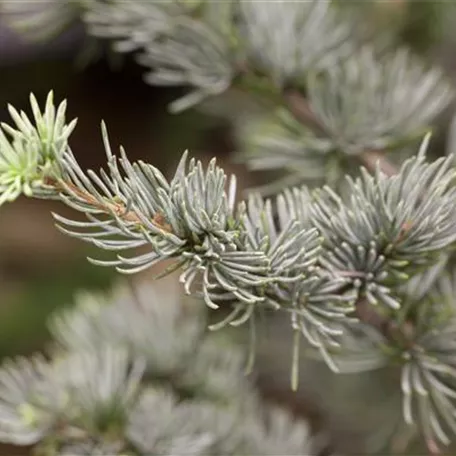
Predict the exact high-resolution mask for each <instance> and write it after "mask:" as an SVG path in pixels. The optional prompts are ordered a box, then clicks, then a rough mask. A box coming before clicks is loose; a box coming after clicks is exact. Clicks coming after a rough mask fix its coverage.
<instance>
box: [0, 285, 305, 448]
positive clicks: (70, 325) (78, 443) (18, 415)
mask: <svg viewBox="0 0 456 456" xmlns="http://www.w3.org/2000/svg"><path fill="white" fill-rule="evenodd" d="M194 304H195V303H194V302H189V301H188V300H187V301H182V300H181V299H178V298H177V296H176V294H175V293H174V294H173V293H171V292H170V291H167V292H163V291H162V292H161V293H158V291H157V290H154V288H152V287H151V286H150V285H143V286H140V287H138V288H137V289H136V290H135V294H134V295H132V294H131V290H130V291H129V290H128V288H126V287H122V288H121V289H117V290H116V291H115V293H113V294H112V296H102V295H93V294H88V293H82V294H80V295H79V296H78V297H77V299H76V305H75V307H72V308H69V309H66V310H63V311H59V312H58V313H57V314H56V315H54V316H53V317H52V319H51V322H50V328H51V331H52V333H53V336H54V344H53V346H52V350H51V351H50V353H49V354H50V357H45V356H43V355H36V356H34V357H32V358H30V359H27V358H22V357H21V358H18V359H12V360H8V361H6V362H5V363H4V364H3V366H2V367H1V368H0V439H1V440H2V441H3V442H11V443H14V444H16V445H34V451H35V452H36V454H38V455H40V454H44V455H46V456H51V455H55V456H57V455H59V456H63V455H65V456H69V455H71V456H75V455H81V456H82V455H84V456H85V455H88V454H90V455H106V456H108V455H109V456H113V455H131V456H133V455H150V454H192V455H203V454H221V455H222V454H223V455H226V454H237V455H240V454H245V455H249V454H250V455H257V454H276V453H277V452H279V451H286V452H287V454H310V452H311V451H312V446H311V440H310V431H309V427H308V425H307V423H306V422H304V421H296V420H294V419H293V418H292V417H291V416H289V415H288V414H287V413H286V412H285V411H283V410H282V409H280V408H278V407H277V406H265V405H263V404H260V402H259V399H258V397H257V395H256V393H255V390H254V389H253V388H252V386H251V384H250V383H249V381H248V379H247V378H246V377H245V376H244V373H243V367H244V361H243V355H242V353H241V352H240V351H239V349H238V347H236V346H235V345H233V344H232V342H230V341H229V339H226V338H225V339H222V338H220V337H218V336H217V334H213V333H212V334H211V333H209V334H208V333H207V332H206V331H205V324H204V318H203V314H202V312H201V308H198V307H195V306H194Z"/></svg>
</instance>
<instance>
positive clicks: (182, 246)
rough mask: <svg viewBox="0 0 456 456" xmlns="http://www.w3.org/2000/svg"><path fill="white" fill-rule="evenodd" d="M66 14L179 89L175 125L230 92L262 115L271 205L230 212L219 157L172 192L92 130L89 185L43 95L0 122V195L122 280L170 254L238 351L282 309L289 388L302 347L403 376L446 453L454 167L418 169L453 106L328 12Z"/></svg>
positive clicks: (243, 128) (251, 6)
mask: <svg viewBox="0 0 456 456" xmlns="http://www.w3.org/2000/svg"><path fill="white" fill-rule="evenodd" d="M50 3H53V2H50ZM69 3H70V2H61V5H60V7H61V8H68V5H69ZM80 6H81V7H80V8H79V9H77V10H76V9H74V10H72V11H76V12H75V13H74V14H75V15H76V14H77V15H79V14H81V17H82V19H83V20H84V22H85V23H86V24H87V31H88V33H90V34H92V35H95V36H98V37H101V38H103V39H107V40H108V41H109V42H111V43H113V45H114V47H115V49H116V50H117V51H119V52H130V51H132V52H133V51H134V52H136V55H137V56H138V61H139V62H140V63H141V64H142V65H143V66H145V67H147V68H149V69H150V72H149V73H147V75H146V81H147V82H148V83H150V84H156V85H164V86H186V87H189V88H190V90H189V93H188V94H187V95H186V96H185V97H184V98H182V99H179V100H177V101H176V102H174V103H173V104H172V106H171V109H172V110H173V111H175V112H177V111H181V110H183V109H186V108H189V107H192V106H196V105H198V104H200V103H203V102H204V103H206V102H208V101H211V102H216V101H217V99H223V96H224V95H226V94H228V96H230V95H231V94H232V93H241V94H243V95H245V96H246V97H249V98H252V99H254V100H256V101H258V102H259V106H262V109H256V110H255V112H254V113H252V112H247V113H239V115H238V118H239V119H241V121H240V122H239V124H240V126H239V128H238V129H237V131H238V132H239V139H240V145H241V149H242V150H243V155H242V156H243V160H244V161H246V162H247V163H248V164H249V165H250V166H251V167H252V168H254V169H260V170H281V171H285V178H284V179H282V180H278V181H277V182H275V183H274V185H268V186H267V188H264V189H263V190H264V192H263V194H265V193H266V192H267V193H268V194H275V195H274V196H273V197H270V198H263V197H262V196H260V195H258V194H251V195H250V196H249V197H248V198H247V200H246V201H245V202H241V203H239V202H238V200H237V197H236V180H235V178H234V177H231V178H230V179H228V178H227V177H226V176H225V173H224V172H223V170H221V169H220V168H219V167H217V165H216V163H215V161H213V162H211V163H210V164H209V166H208V167H207V168H206V169H205V168H204V167H203V166H202V164H201V163H199V162H198V161H195V160H194V159H191V160H188V157H187V153H185V154H184V155H183V157H182V160H181V161H180V163H179V164H178V166H177V169H176V172H175V174H174V176H173V177H172V178H171V179H166V178H165V176H163V174H162V173H161V172H160V171H159V170H157V169H156V168H155V167H153V166H151V165H149V164H146V163H144V162H141V161H139V162H137V163H132V162H130V161H129V160H128V158H127V155H126V153H125V152H124V151H123V150H122V149H121V150H120V153H119V154H118V155H116V154H114V153H113V152H112V150H111V146H110V144H109V141H108V137H107V133H106V128H105V127H104V126H103V141H104V146H105V149H106V154H107V168H106V169H105V170H101V171H100V172H98V173H95V172H94V171H92V170H89V171H85V170H82V169H81V167H80V166H79V165H78V162H77V159H76V156H75V155H73V153H72V152H71V150H70V148H69V147H68V145H67V139H68V135H69V133H70V131H71V130H72V128H73V124H71V123H70V124H67V122H66V121H65V120H64V106H63V105H60V106H59V107H58V108H55V107H54V105H53V101H52V98H51V96H50V97H49V98H48V103H47V105H46V107H45V110H44V113H40V111H39V110H38V108H37V103H36V100H35V99H34V98H33V97H32V106H33V112H34V120H33V121H31V120H29V119H28V117H27V116H26V114H24V113H18V112H16V110H15V109H14V108H10V112H11V115H12V117H13V121H14V124H15V125H13V126H3V131H4V134H3V135H2V138H1V139H2V143H1V144H0V183H1V187H0V189H1V195H2V201H6V200H8V201H9V200H13V199H15V198H16V197H17V196H18V195H19V194H20V193H23V194H25V195H27V196H33V197H44V198H55V199H60V200H62V201H63V202H64V203H66V204H67V205H69V206H71V207H73V208H74V209H76V210H77V211H79V212H82V213H84V214H85V215H86V216H87V221H86V222H81V221H79V220H77V221H76V220H69V219H66V218H63V217H61V216H59V215H55V217H56V220H57V223H58V226H59V228H60V229H61V230H63V231H64V232H66V233H67V234H69V235H72V236H76V237H79V238H80V239H82V240H85V241H88V242H91V243H93V244H95V245H96V246H98V247H100V248H101V249H106V250H113V251H117V252H118V255H117V256H116V259H114V260H112V261H108V262H106V261H104V262H102V261H97V260H92V261H94V262H95V263H97V264H105V265H108V266H109V265H110V266H113V267H116V268H117V269H118V270H120V271H122V272H125V273H135V272H138V271H141V270H143V269H146V268H148V267H150V266H153V265H155V264H157V263H158V262H161V261H162V260H165V259H166V260H174V264H173V266H172V268H171V269H172V270H175V269H181V270H182V273H181V276H180V279H181V282H182V283H183V285H184V288H185V291H186V292H187V293H194V294H198V295H201V297H202V298H203V299H204V301H205V303H206V304H207V306H208V307H209V308H211V309H213V310H214V311H215V310H217V309H219V311H220V313H222V311H223V317H222V319H221V321H220V323H219V324H216V325H214V326H213V329H217V328H222V327H224V326H226V325H234V326H237V325H242V324H244V323H245V324H248V325H249V327H250V333H251V336H252V337H251V339H252V347H253V349H252V353H254V344H253V342H254V341H255V321H256V319H257V315H258V314H259V313H260V312H263V311H264V310H268V309H271V310H275V311H281V312H285V313H286V314H287V315H288V316H289V319H290V329H291V331H292V332H293V334H294V340H295V343H294V352H293V354H292V356H291V358H292V360H293V363H292V369H291V370H292V384H293V387H297V383H298V372H297V365H298V362H297V359H298V350H299V347H300V345H301V344H304V343H305V344H306V347H307V348H309V347H310V349H312V350H311V351H313V352H316V353H317V354H318V356H320V357H321V358H322V359H323V360H324V361H325V362H326V363H327V365H328V366H329V367H330V368H331V369H332V370H334V371H335V372H341V373H343V372H362V371H369V370H370V371H375V370H377V369H380V368H384V367H391V369H393V370H399V372H400V375H399V376H398V381H397V385H396V389H397V391H398V392H399V393H400V394H401V397H402V403H403V420H404V422H405V423H406V424H407V425H409V427H410V429H411V432H412V434H414V435H416V436H418V437H420V438H421V439H422V440H423V441H424V443H425V447H426V448H427V451H428V452H429V453H430V454H434V453H436V452H437V451H438V448H439V447H441V446H445V445H449V444H450V443H451V442H452V441H454V437H455V435H456V418H455V415H456V403H455V401H456V371H455V368H456V361H455V359H456V351H455V348H454V340H455V339H454V337H455V333H454V322H455V318H456V317H455V310H456V308H455V305H456V302H455V301H456V299H455V293H454V283H455V282H454V275H453V270H452V268H453V258H452V250H453V247H454V244H455V241H456V223H455V222H456V205H455V204H454V202H455V196H456V189H455V186H454V179H455V177H456V171H455V169H454V159H453V157H452V156H448V157H442V158H438V159H436V160H428V159H427V157H426V152H427V150H428V148H429V147H428V146H429V142H430V135H429V133H427V132H428V131H429V129H430V128H431V127H432V124H433V123H434V121H435V119H436V118H437V117H438V116H439V115H440V114H441V113H442V112H443V111H444V110H445V109H446V108H448V106H449V104H450V101H451V100H452V99H453V95H454V91H453V88H452V86H451V84H450V83H449V82H448V81H447V79H446V78H445V76H444V74H443V72H442V71H441V70H440V69H439V68H435V67H432V66H429V65H428V64H427V63H424V62H422V61H421V60H420V59H419V58H418V57H417V56H415V55H413V54H412V53H411V52H410V51H409V50H408V49H404V48H402V47H401V48H398V49H390V48H388V49H386V50H385V49H384V48H382V49H381V52H380V50H379V47H378V46H377V43H376V42H375V41H373V42H365V41H363V40H362V39H361V37H360V36H354V34H353V33H352V31H353V30H354V28H353V27H352V24H350V23H349V22H346V17H345V16H340V15H339V13H340V11H339V9H338V8H336V7H335V6H334V5H333V2H329V1H326V0H312V1H309V2H286V1H272V2H257V1H248V0H244V1H243V0H237V1H236V0H232V1H224V2H212V1H204V0H200V1H178V0H174V1H168V2H143V1H135V0H132V1H130V2H122V1H117V0H111V1H98V0H87V1H81V4H80ZM19 9H20V8H19ZM19 9H18V8H16V12H15V14H14V15H13V16H11V17H12V18H13V23H15V24H16V25H18V24H20V23H21V22H20V21H15V20H14V18H15V19H18V18H20V17H23V14H24V11H19ZM55 11H56V10H52V12H51V10H49V14H55ZM68 11H69V10H68ZM39 17H40V18H44V17H46V15H45V12H44V11H41V15H40V16H39ZM32 19H33V18H32ZM28 28H29V31H30V30H32V29H33V20H31V21H28ZM62 106H63V107H62ZM241 114H243V115H241ZM347 174H354V176H352V177H348V176H347ZM303 184H306V186H302V185H303ZM291 185H294V186H293V187H290V186H291ZM139 247H141V248H142V249H144V248H149V251H148V252H145V251H144V250H141V253H137V252H135V251H134V249H136V248H139ZM124 251H130V252H131V253H130V254H126V253H124ZM417 290H418V291H417ZM251 359H253V357H251Z"/></svg>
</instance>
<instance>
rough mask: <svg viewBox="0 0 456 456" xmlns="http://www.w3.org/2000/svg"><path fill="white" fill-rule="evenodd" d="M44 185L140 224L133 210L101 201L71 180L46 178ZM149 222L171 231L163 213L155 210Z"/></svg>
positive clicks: (122, 205)
mask: <svg viewBox="0 0 456 456" xmlns="http://www.w3.org/2000/svg"><path fill="white" fill-rule="evenodd" d="M45 185H48V186H51V187H54V188H55V189H56V190H57V191H58V192H60V193H67V194H69V195H76V196H77V197H78V198H79V199H81V200H82V201H84V202H86V203H87V204H89V205H90V206H92V207H94V208H96V209H99V210H100V211H102V212H105V213H106V214H112V213H114V214H116V215H117V216H118V217H120V218H122V219H123V220H125V221H127V222H133V223H138V224H142V221H141V219H140V218H139V217H138V215H137V214H136V213H135V212H134V211H128V210H127V208H126V207H125V205H124V204H122V203H118V202H112V201H103V202H101V201H100V200H98V199H97V198H95V197H94V196H93V195H91V194H90V193H89V192H87V191H85V190H81V189H80V188H79V187H77V186H76V185H74V184H73V183H71V182H66V181H61V180H57V179H52V178H49V177H48V178H46V180H45ZM151 222H152V223H153V224H154V225H155V226H156V227H157V228H159V229H161V230H163V231H166V232H168V233H171V231H172V229H171V226H170V225H169V224H168V223H167V221H166V219H165V217H164V216H163V214H160V213H159V212H157V213H156V214H154V216H153V218H152V220H151Z"/></svg>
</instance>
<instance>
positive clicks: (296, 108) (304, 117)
mask: <svg viewBox="0 0 456 456" xmlns="http://www.w3.org/2000/svg"><path fill="white" fill-rule="evenodd" d="M284 100H285V103H286V105H287V107H288V109H289V110H290V112H291V113H292V114H293V115H294V116H295V117H296V119H298V120H299V121H300V122H302V123H303V124H305V125H307V126H308V127H310V128H312V129H313V130H314V131H315V132H316V133H318V134H321V135H324V136H330V133H329V132H328V131H327V129H326V128H325V126H324V125H323V124H322V123H321V122H320V120H319V119H318V118H317V117H316V116H315V114H314V113H313V112H312V109H311V108H310V106H309V103H308V102H307V100H306V99H305V98H304V96H303V95H302V94H301V93H300V92H299V91H297V90H295V89H292V90H287V91H285V93H284ZM360 159H361V161H362V163H363V164H364V165H365V166H366V167H367V168H368V169H369V170H371V171H374V170H375V169H376V167H377V164H379V166H380V169H381V170H382V171H383V172H384V173H385V174H386V175H388V176H392V175H394V174H396V173H397V169H396V167H395V166H394V165H393V164H392V163H391V162H389V161H388V160H387V159H386V158H385V155H384V154H383V153H382V152H381V151H376V150H366V151H365V152H363V153H362V154H361V155H360Z"/></svg>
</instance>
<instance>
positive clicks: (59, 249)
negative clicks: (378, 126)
mask: <svg viewBox="0 0 456 456" xmlns="http://www.w3.org/2000/svg"><path fill="white" fill-rule="evenodd" d="M17 1H22V2H24V3H26V2H25V1H24V0H17ZM36 1H38V0H36ZM451 2H452V0H450V1H449V2H448V3H446V2H444V1H439V2H428V1H407V0H389V1H388V0H385V1H380V2H378V1H371V2H369V1H366V2H348V1H347V2H345V1H344V2H342V1H341V3H344V6H343V7H346V8H347V10H348V12H349V13H350V14H351V13H354V14H355V13H356V14H360V17H361V18H362V21H365V22H364V25H365V26H366V27H367V28H368V29H371V30H372V31H380V32H381V33H385V34H389V35H390V36H393V39H395V40H398V41H399V42H403V43H406V44H407V45H409V46H411V47H412V48H413V49H414V50H415V51H416V52H419V53H421V54H423V56H425V57H426V58H428V59H429V60H430V61H434V62H437V63H438V64H440V65H442V66H443V67H444V68H445V69H446V70H447V71H448V72H449V74H450V75H451V77H453V78H456V59H454V56H455V55H456V52H455V51H456V34H455V33H454V32H453V26H454V24H455V23H456V22H455V21H454V16H455V15H454V13H453V9H454V7H453V6H452V4H451ZM30 3H31V4H32V3H34V2H32V1H31V2H30ZM92 45H93V43H91V42H90V41H88V39H87V37H86V35H85V32H84V27H83V26H82V25H81V24H74V25H73V26H71V27H70V29H68V30H66V31H65V32H64V33H63V34H61V35H60V36H58V37H56V38H55V39H52V40H51V41H46V42H45V43H31V42H27V41H26V40H24V39H23V38H22V37H21V36H19V35H17V34H15V33H14V32H13V31H11V30H9V29H8V26H7V24H6V21H5V20H4V18H2V17H1V16H0V121H3V122H4V121H6V122H9V114H8V112H7V104H8V103H11V104H12V105H14V106H15V107H16V108H17V109H25V110H27V112H28V106H29V101H28V97H29V94H30V92H33V93H34V94H35V95H36V96H37V98H38V100H39V102H40V103H43V102H44V99H45V97H46V94H47V93H48V91H49V90H51V89H52V90H54V92H55V100H56V102H60V101H61V100H62V99H67V100H68V117H69V118H74V117H77V118H78V119H79V121H78V126H77V128H76V130H75V132H74V133H73V135H72V138H71V141H70V145H71V147H72V149H73V151H74V152H75V154H76V156H77V157H78V160H79V161H80V163H81V165H82V166H83V167H85V168H95V169H96V168H99V167H100V166H102V165H104V163H105V157H104V152H103V145H102V142H101V134H100V122H101V120H102V119H103V120H105V121H106V123H107V126H108V130H109V132H110V137H111V142H112V145H113V147H115V148H116V147H118V146H119V145H123V146H124V147H125V149H126V151H127V153H128V155H129V157H130V158H131V159H132V160H137V159H142V160H145V161H147V162H149V163H151V164H153V165H155V166H157V167H159V168H160V169H162V170H163V172H164V173H165V174H166V173H168V172H170V171H172V170H173V168H174V167H175V165H176V163H177V161H178V159H179V158H180V155H181V153H182V152H183V151H184V150H185V149H189V150H190V151H191V153H192V155H196V156H198V157H200V158H202V159H203V160H204V161H207V160H209V159H210V158H212V157H213V156H216V157H217V158H218V160H219V162H220V163H221V164H222V166H223V167H225V169H226V170H227V172H234V173H236V174H237V176H238V178H239V181H240V183H241V187H246V186H249V185H250V184H251V183H252V179H253V177H252V176H251V175H249V174H248V173H247V172H246V171H245V169H244V168H243V167H241V166H236V165H233V164H232V163H231V162H230V155H231V154H232V152H233V151H234V150H235V149H236V144H235V143H234V141H233V139H232V135H231V132H230V126H229V125H228V124H227V123H226V122H225V121H222V120H219V119H216V118H214V117H212V116H208V115H204V114H202V113H200V112H197V111H195V110H191V111H187V112H185V113H183V114H180V115H174V116H173V115H171V114H168V112H167V105H168V103H169V102H170V101H171V100H173V99H175V98H176V96H177V95H178V94H177V93H176V91H175V90H171V89H162V88H156V87H151V86H148V85H146V84H145V83H144V82H143V79H142V74H143V69H142V68H141V67H140V66H139V65H137V64H136V63H135V62H134V61H133V59H130V58H128V57H122V58H120V57H119V56H115V55H113V54H111V53H110V52H107V51H106V50H105V49H103V50H102V51H101V52H98V54H96V53H95V54H94V53H90V59H87V58H86V57H87V55H88V54H87V52H88V51H90V50H91V49H93V48H92V47H91V46H92ZM98 51H100V50H99V49H98ZM446 123H448V119H442V124H446ZM444 138H445V136H444V135H442V139H441V140H440V141H437V142H436V141H434V146H435V147H440V154H441V153H444V152H443V148H444V147H445V140H444ZM52 211H54V212H57V213H59V214H62V215H65V214H68V213H69V209H67V208H66V207H64V206H63V205H60V204H57V203H52V202H48V201H36V200H28V199H25V198H24V199H21V200H19V201H18V202H16V203H15V204H11V205H5V206H4V207H2V208H1V210H0V356H2V357H4V356H11V355H15V354H28V353H30V352H32V351H35V350H38V349H40V348H41V347H42V346H43V345H44V344H45V343H46V341H47V338H48V333H47V329H46V320H47V317H48V315H49V313H50V312H52V311H53V310H54V309H55V308H57V307H59V306H67V305H71V303H72V299H73V295H74V293H75V291H76V290H79V289H92V290H103V289H107V288H108V287H109V286H110V285H111V284H112V283H113V282H114V281H115V280H116V278H117V276H116V274H115V272H114V271H113V270H110V269H104V268H100V267H95V266H92V265H91V264H90V263H88V262H87V260H86V257H87V256H98V257H100V255H103V253H102V252H99V251H98V250H94V249H93V248H92V247H90V246H89V245H87V244H83V243H82V242H80V241H77V240H73V239H71V238H69V237H68V236H65V235H63V234H61V233H59V232H58V231H57V230H56V229H55V227H54V224H53V219H52V216H51V212H52ZM73 215H74V214H73ZM276 342H277V340H276ZM285 343H286V342H285V341H284V344H285ZM280 344H281V341H278V343H277V344H276V347H275V350H274V351H269V352H268V353H269V355H268V356H269V358H268V357H267V356H266V357H263V358H261V357H260V362H262V363H263V365H260V366H259V376H258V378H259V382H260V384H261V388H262V391H263V393H264V394H266V395H269V396H272V397H274V398H275V399H276V400H279V401H281V402H285V403H288V404H292V405H293V407H294V408H295V409H296V410H297V411H298V412H299V411H300V410H301V411H302V410H305V413H306V414H309V413H310V414H311V415H312V416H313V417H314V418H315V420H316V421H318V415H315V414H314V411H313V406H312V403H311V402H312V401H310V402H309V401H308V400H307V398H306V397H304V393H303V397H301V402H300V401H299V400H296V397H293V398H291V397H290V393H289V377H288V372H289V371H288V369H289V364H288V360H286V363H285V364H284V365H283V366H282V367H283V369H282V368H281V367H280V366H277V359H278V357H280V346H281V345H280ZM271 357H275V359H274V364H271V362H270V361H271ZM306 379H307V374H304V378H303V382H304V383H305V382H306ZM309 381H310V380H309ZM344 387H346V385H345V386H341V388H344ZM353 387H354V386H353V384H352V388H353ZM310 390H312V386H311V385H310V386H309V389H308V391H310ZM314 393H315V394H317V393H316V391H314ZM308 396H309V394H307V397H308ZM315 413H316V412H315ZM335 419H336V418H335ZM339 424H340V423H339ZM334 427H337V426H336V425H334ZM338 429H343V428H341V427H340V426H339V427H338ZM344 436H345V439H346V437H347V435H346V433H345V434H344ZM0 451H1V450H0ZM4 451H5V453H4V454H12V453H11V451H12V450H11V449H10V448H8V449H5V450H4ZM2 454H3V453H2Z"/></svg>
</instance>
